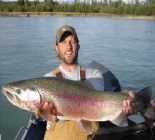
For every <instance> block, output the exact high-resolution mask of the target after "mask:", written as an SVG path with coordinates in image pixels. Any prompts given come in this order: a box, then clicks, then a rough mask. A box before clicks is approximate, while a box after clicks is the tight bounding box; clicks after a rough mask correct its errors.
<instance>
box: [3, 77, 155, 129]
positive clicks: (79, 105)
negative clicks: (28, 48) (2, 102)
mask: <svg viewBox="0 0 155 140" xmlns="http://www.w3.org/2000/svg"><path fill="white" fill-rule="evenodd" d="M2 90H3V93H4V95H5V96H6V97H7V98H8V100H9V101H10V102H11V103H12V104H14V105H15V106H18V107H20V108H22V109H25V110H29V111H34V110H35V109H36V108H41V104H42V103H43V102H52V103H53V105H54V106H55V108H56V110H57V116H58V119H61V120H86V121H107V120H109V121H111V122H112V123H114V124H116V125H118V126H127V124H128V123H127V118H126V116H125V115H124V114H123V112H122V106H123V100H126V99H129V100H132V99H131V98H130V96H129V94H128V92H129V91H127V90H124V91H121V92H107V91H97V90H94V89H91V88H89V87H87V86H86V85H85V84H83V83H81V82H77V81H72V80H67V79H62V78H56V77H52V78H51V77H43V78H36V79H28V80H22V81H17V82H13V83H9V84H6V85H4V86H3V87H2ZM151 92H152V91H151V88H150V87H146V88H144V89H142V90H141V91H140V92H138V93H137V94H136V98H135V99H134V100H132V102H134V103H135V104H136V107H137V110H138V111H139V112H140V113H141V114H143V115H144V116H145V117H147V118H150V119H154V118H155V114H154V111H153V108H152V106H151V104H150V99H151V94H152V93H151Z"/></svg>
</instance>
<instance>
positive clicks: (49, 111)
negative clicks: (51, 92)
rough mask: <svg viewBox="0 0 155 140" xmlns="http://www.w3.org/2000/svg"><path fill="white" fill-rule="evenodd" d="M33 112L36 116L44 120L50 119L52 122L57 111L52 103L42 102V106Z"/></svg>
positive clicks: (55, 118) (54, 121) (55, 119)
mask: <svg viewBox="0 0 155 140" xmlns="http://www.w3.org/2000/svg"><path fill="white" fill-rule="evenodd" d="M34 113H35V116H36V117H37V118H38V117H40V116H41V117H43V118H44V119H45V120H47V121H50V122H52V123H56V122H57V111H56V108H55V107H54V105H53V104H52V103H48V102H45V103H43V104H42V107H41V108H40V109H36V110H35V112H34Z"/></svg>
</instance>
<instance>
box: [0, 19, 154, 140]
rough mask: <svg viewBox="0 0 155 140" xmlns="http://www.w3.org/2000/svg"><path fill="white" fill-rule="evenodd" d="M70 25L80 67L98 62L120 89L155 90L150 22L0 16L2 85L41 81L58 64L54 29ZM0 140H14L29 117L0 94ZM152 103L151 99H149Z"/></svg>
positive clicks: (152, 39)
mask: <svg viewBox="0 0 155 140" xmlns="http://www.w3.org/2000/svg"><path fill="white" fill-rule="evenodd" d="M64 24H69V25H71V26H74V27H75V28H76V29H77V33H78V36H79V39H80V45H81V48H80V54H79V62H80V63H81V64H83V65H87V64H88V63H89V62H91V61H92V60H96V61H98V62H101V63H102V64H104V65H105V66H106V67H108V68H109V69H110V70H111V71H112V72H113V73H114V74H115V75H116V77H117V78H118V79H119V81H120V83H121V85H122V87H123V88H129V89H132V90H135V91H138V90H140V89H142V88H143V87H145V86H152V88H153V91H155V85H154V79H155V65H154V60H155V48H154V47H155V39H154V36H155V24H154V20H134V19H117V18H106V17H55V16H47V17H43V16H34V17H29V18H27V17H0V41H1V42H0V71H1V73H0V79H1V81H0V82H1V83H0V84H1V86H2V85H3V84H5V83H8V82H11V81H15V80H20V79H27V78H32V77H40V76H43V75H44V74H45V73H47V72H49V71H51V70H52V69H54V68H55V67H57V66H58V65H59V60H58V58H57V55H56V53H55V50H54V46H55V33H56V30H57V29H58V28H59V27H60V26H62V25H64ZM0 97H1V105H0V106H1V132H0V133H1V134H2V139H4V140H12V139H13V137H14V136H15V134H16V133H17V130H18V129H19V128H20V127H21V126H22V125H27V121H28V118H29V113H28V112H26V111H23V110H21V109H18V108H17V107H14V106H12V105H11V104H10V103H9V102H8V101H7V99H6V98H5V97H4V96H3V95H2V94H1V95H0ZM153 97H154V98H155V94H154V95H153Z"/></svg>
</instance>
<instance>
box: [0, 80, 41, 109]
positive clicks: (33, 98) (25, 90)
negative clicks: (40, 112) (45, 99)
mask: <svg viewBox="0 0 155 140" xmlns="http://www.w3.org/2000/svg"><path fill="white" fill-rule="evenodd" d="M2 92H3V94H4V95H5V96H6V97H7V99H8V100H9V101H10V102H11V103H12V104H13V105H15V106H17V107H19V108H22V109H25V110H28V111H34V110H35V109H36V108H37V107H38V106H39V105H40V102H41V96H40V94H39V92H38V91H37V89H36V88H35V87H34V85H33V84H32V83H29V82H28V81H18V82H13V83H9V84H5V85H4V86H3V87H2Z"/></svg>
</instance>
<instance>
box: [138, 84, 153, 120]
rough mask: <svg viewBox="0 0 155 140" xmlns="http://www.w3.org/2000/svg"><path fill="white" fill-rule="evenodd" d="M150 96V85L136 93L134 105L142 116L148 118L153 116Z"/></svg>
mask: <svg viewBox="0 0 155 140" xmlns="http://www.w3.org/2000/svg"><path fill="white" fill-rule="evenodd" d="M151 96H152V89H151V87H146V88H144V89H142V90H141V91H139V92H138V93H137V94H136V102H135V104H136V107H137V109H138V111H139V112H140V113H141V114H142V116H144V117H147V118H149V119H154V118H155V113H154V109H153V107H152V105H151V103H150V101H151Z"/></svg>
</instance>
